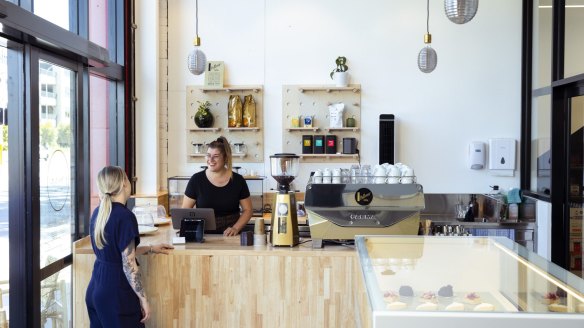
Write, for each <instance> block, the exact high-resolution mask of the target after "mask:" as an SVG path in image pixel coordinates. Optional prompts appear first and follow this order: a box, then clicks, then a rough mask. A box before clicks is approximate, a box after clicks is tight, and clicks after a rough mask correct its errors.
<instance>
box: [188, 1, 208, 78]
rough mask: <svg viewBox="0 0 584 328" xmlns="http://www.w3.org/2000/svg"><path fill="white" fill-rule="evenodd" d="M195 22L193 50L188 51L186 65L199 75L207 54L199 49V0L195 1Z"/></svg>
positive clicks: (203, 67) (202, 70) (205, 63)
mask: <svg viewBox="0 0 584 328" xmlns="http://www.w3.org/2000/svg"><path fill="white" fill-rule="evenodd" d="M195 24H196V33H197V36H196V37H195V39H194V40H193V50H191V52H190V53H189V58H188V60H187V67H188V68H189V71H191V73H193V74H194V75H201V74H202V73H203V72H204V71H205V65H207V56H205V53H204V52H203V51H201V49H200V48H199V46H200V45H201V38H199V0H197V1H195Z"/></svg>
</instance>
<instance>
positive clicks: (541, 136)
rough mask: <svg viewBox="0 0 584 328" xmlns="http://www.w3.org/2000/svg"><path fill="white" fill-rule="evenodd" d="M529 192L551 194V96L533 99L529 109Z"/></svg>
mask: <svg viewBox="0 0 584 328" xmlns="http://www.w3.org/2000/svg"><path fill="white" fill-rule="evenodd" d="M531 111H532V112H531V179H530V181H531V188H530V189H531V191H533V192H537V193H540V194H544V195H549V194H550V192H551V164H552V163H551V152H550V149H551V124H550V122H551V96H550V95H544V96H540V97H537V98H534V99H533V101H532V108H531Z"/></svg>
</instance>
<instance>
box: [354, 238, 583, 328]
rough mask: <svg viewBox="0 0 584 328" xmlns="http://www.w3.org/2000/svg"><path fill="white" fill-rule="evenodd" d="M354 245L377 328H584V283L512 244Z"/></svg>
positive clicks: (421, 241) (365, 241) (366, 241)
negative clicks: (466, 327) (554, 326)
mask: <svg viewBox="0 0 584 328" xmlns="http://www.w3.org/2000/svg"><path fill="white" fill-rule="evenodd" d="M355 244H356V247H357V251H358V254H359V260H360V265H361V269H362V272H363V277H364V285H365V290H366V294H367V297H368V300H369V302H368V304H362V305H361V306H368V307H369V308H368V309H366V310H365V311H361V312H362V313H367V315H368V316H370V317H369V319H370V320H369V321H370V322H371V326H372V327H390V326H391V327H426V326H429V327H463V325H465V326H466V325H469V326H470V327H495V326H496V327H497V328H502V327H514V328H516V327H530V328H533V327H549V326H550V324H557V325H559V326H558V327H563V328H565V327H584V280H582V279H581V278H580V277H578V276H576V275H574V274H572V273H570V272H568V271H566V270H564V269H562V268H560V267H559V266H557V265H555V264H553V263H551V262H548V261H546V260H545V259H543V258H542V257H540V256H538V255H537V254H535V253H533V252H531V251H528V250H527V249H526V248H525V247H523V246H521V245H519V244H516V243H514V242H513V241H511V240H509V239H507V238H503V237H434V236H432V237H428V236H357V237H356V238H355Z"/></svg>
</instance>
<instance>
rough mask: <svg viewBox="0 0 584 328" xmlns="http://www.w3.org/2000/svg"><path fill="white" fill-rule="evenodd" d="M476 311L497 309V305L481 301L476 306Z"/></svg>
mask: <svg viewBox="0 0 584 328" xmlns="http://www.w3.org/2000/svg"><path fill="white" fill-rule="evenodd" d="M473 310H474V311H480V312H488V311H493V310H495V306H494V305H493V304H491V303H481V304H479V305H477V306H475V307H474V309H473Z"/></svg>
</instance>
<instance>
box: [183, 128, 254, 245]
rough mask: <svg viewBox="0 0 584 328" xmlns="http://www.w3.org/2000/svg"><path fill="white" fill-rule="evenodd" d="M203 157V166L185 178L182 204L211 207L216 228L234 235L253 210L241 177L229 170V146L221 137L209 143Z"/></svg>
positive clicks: (191, 206)
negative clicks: (204, 164)
mask: <svg viewBox="0 0 584 328" xmlns="http://www.w3.org/2000/svg"><path fill="white" fill-rule="evenodd" d="M205 158H206V160H207V168H206V169H205V170H204V171H201V172H198V173H195V174H194V175H193V176H192V177H191V179H190V180H189V183H188V184H187V188H186V189H185V196H184V198H183V203H182V207H183V208H193V207H195V205H196V206H197V207H199V208H212V209H213V210H214V211H215V218H216V221H217V232H223V235H225V236H236V235H237V234H239V232H240V231H241V229H243V227H245V225H246V224H247V222H248V221H249V220H250V219H251V216H252V214H253V209H252V204H251V198H250V193H249V188H248V187H247V183H246V182H245V179H244V178H243V177H242V176H241V175H240V174H238V173H235V172H233V170H232V167H233V160H232V157H231V147H230V146H229V142H228V141H227V139H225V137H223V136H221V137H219V138H217V140H214V141H213V142H211V143H210V144H209V146H208V147H207V155H206V156H205ZM240 207H241V213H240Z"/></svg>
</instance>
